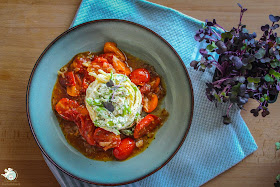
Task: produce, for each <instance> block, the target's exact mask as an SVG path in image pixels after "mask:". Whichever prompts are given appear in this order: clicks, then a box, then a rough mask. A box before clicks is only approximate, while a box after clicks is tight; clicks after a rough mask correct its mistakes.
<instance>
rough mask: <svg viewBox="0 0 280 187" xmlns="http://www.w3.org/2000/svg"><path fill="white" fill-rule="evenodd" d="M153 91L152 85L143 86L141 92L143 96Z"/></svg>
mask: <svg viewBox="0 0 280 187" xmlns="http://www.w3.org/2000/svg"><path fill="white" fill-rule="evenodd" d="M150 91H151V85H150V84H144V85H143V86H141V88H140V92H141V94H147V93H149V92H150Z"/></svg>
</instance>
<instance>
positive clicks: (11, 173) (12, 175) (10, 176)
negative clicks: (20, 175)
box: [1, 168, 17, 181]
mask: <svg viewBox="0 0 280 187" xmlns="http://www.w3.org/2000/svg"><path fill="white" fill-rule="evenodd" d="M4 172H5V173H4V174H1V175H2V176H3V177H5V178H6V179H7V180H9V181H13V180H15V179H16V178H17V173H16V171H15V170H14V169H12V168H8V169H5V170H4Z"/></svg>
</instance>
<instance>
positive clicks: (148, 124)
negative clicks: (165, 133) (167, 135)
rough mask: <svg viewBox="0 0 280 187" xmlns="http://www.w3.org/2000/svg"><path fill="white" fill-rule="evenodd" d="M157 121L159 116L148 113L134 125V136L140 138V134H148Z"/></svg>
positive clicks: (158, 121)
mask: <svg viewBox="0 0 280 187" xmlns="http://www.w3.org/2000/svg"><path fill="white" fill-rule="evenodd" d="M159 123H160V118H159V117H157V116H155V115H152V114H148V115H147V116H146V117H144V118H143V119H142V120H141V121H140V122H139V123H138V124H137V125H136V127H135V130H134V138H141V137H142V136H144V135H146V134H148V133H149V132H150V131H152V130H154V129H155V128H156V127H157V125H158V124H159Z"/></svg>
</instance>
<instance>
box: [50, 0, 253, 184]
mask: <svg viewBox="0 0 280 187" xmlns="http://www.w3.org/2000/svg"><path fill="white" fill-rule="evenodd" d="M98 19H124V20H129V21H132V22H135V23H138V24H141V25H144V26H146V27H148V28H149V29H151V30H153V31H155V32H157V33H158V34H159V35H161V36H162V37H163V38H164V39H166V40H167V41H168V42H169V43H170V44H171V45H172V46H173V47H174V49H175V50H176V51H177V52H178V53H179V55H180V56H181V58H182V60H183V61H184V63H185V65H186V67H187V69H188V72H189V74H190V77H191V80H192V84H193V91H194V116H193V121H192V125H191V128H190V131H189V134H188V136H187V138H186V140H185V142H184V144H183V145H182V147H181V149H180V150H179V151H178V153H177V154H176V155H175V157H174V158H173V159H172V160H171V161H170V162H169V163H168V164H167V165H166V166H165V167H163V168H162V169H160V170H159V171H158V172H156V173H155V174H153V175H151V176H149V177H147V178H145V179H143V180H141V181H138V182H136V183H133V184H131V185H127V186H147V187H148V186H168V187H172V186H174V187H175V186H176V187H177V186H200V185H202V184H204V183H206V182H207V181H209V180H211V179H212V178H214V177H216V176H217V175H219V174H220V173H222V172H224V171H226V170H227V169H229V168H231V167H232V166H234V165H235V164H237V163H238V162H240V161H241V160H242V159H244V158H245V157H246V156H248V155H249V154H251V153H252V152H254V151H255V150H256V149H257V145H256V143H255V141H254V139H253V137H252V135H251V134H250V132H249V130H248V128H247V126H246V124H245V122H244V121H243V119H242V117H241V116H240V110H238V109H237V108H233V110H232V111H231V114H230V115H231V116H232V121H233V122H232V124H230V125H224V124H223V122H222V117H221V116H222V115H223V114H224V113H225V111H226V108H227V106H226V105H222V106H219V107H218V108H216V107H215V106H214V103H211V102H210V101H208V99H207V98H206V96H205V87H206V86H205V83H206V82H207V81H211V79H212V76H213V72H205V73H201V72H197V71H194V70H193V69H192V68H191V67H190V66H189V63H190V62H191V61H192V60H193V59H198V58H199V53H198V49H199V47H200V46H199V45H198V44H197V42H196V41H195V40H194V38H193V36H194V34H195V32H196V31H197V30H198V29H199V28H200V27H201V23H202V22H201V21H199V20H196V19H194V18H191V17H189V16H187V15H184V14H182V13H180V12H178V11H176V10H173V9H171V8H167V7H164V6H161V5H157V4H154V3H150V2H147V1H144V0H138V1H132V0H83V1H82V3H81V5H80V8H79V10H78V12H77V14H76V16H75V19H74V21H73V23H72V25H71V26H72V27H73V26H76V25H78V24H81V23H84V22H87V21H92V20H98ZM46 162H47V164H48V166H49V167H50V169H51V170H52V172H53V173H54V176H55V177H56V178H57V180H58V182H59V183H60V184H61V186H94V185H90V184H87V183H84V182H80V181H78V180H76V179H73V178H71V177H69V176H68V175H66V174H64V173H63V172H61V171H60V170H58V169H57V168H56V167H55V166H53V165H52V164H51V163H50V162H49V161H48V160H47V159H46Z"/></svg>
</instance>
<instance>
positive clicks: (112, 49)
mask: <svg viewBox="0 0 280 187" xmlns="http://www.w3.org/2000/svg"><path fill="white" fill-rule="evenodd" d="M104 53H114V54H115V55H116V56H117V57H118V58H119V59H120V60H121V61H123V62H124V61H125V60H126V58H125V56H124V54H123V53H122V52H121V50H119V49H118V48H117V44H115V43H113V42H106V43H105V44H104Z"/></svg>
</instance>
